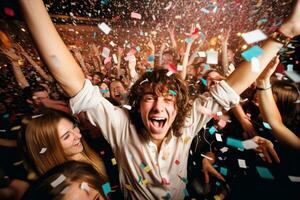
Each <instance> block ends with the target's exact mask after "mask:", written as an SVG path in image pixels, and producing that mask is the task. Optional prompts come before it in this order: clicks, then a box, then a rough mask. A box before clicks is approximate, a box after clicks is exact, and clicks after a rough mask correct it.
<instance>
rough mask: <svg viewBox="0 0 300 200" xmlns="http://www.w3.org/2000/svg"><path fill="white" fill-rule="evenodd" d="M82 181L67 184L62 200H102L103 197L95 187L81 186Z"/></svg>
mask: <svg viewBox="0 0 300 200" xmlns="http://www.w3.org/2000/svg"><path fill="white" fill-rule="evenodd" d="M83 183H84V182H81V183H80V182H73V183H71V185H70V186H69V188H68V190H67V192H66V193H65V195H64V198H63V199H64V200H67V199H72V200H81V199H86V200H104V199H105V198H104V197H103V196H102V195H101V194H100V193H99V191H97V190H96V189H94V188H92V187H90V186H88V187H82V184H83Z"/></svg>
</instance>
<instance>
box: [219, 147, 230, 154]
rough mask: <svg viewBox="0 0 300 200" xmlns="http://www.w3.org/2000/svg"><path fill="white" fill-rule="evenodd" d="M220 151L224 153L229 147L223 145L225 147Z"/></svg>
mask: <svg viewBox="0 0 300 200" xmlns="http://www.w3.org/2000/svg"><path fill="white" fill-rule="evenodd" d="M220 151H221V152H222V153H225V152H227V151H228V147H223V148H221V149H220Z"/></svg>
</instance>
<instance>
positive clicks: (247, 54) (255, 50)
mask: <svg viewBox="0 0 300 200" xmlns="http://www.w3.org/2000/svg"><path fill="white" fill-rule="evenodd" d="M262 53H263V50H262V49H261V48H260V47H259V46H257V45H255V46H254V47H251V48H250V49H248V50H246V51H244V52H243V53H242V56H243V57H244V58H245V59H246V60H247V61H251V59H252V58H254V57H257V56H259V55H261V54H262Z"/></svg>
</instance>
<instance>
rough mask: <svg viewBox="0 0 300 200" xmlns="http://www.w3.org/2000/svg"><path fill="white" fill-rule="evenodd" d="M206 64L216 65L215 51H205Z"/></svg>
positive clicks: (216, 55)
mask: <svg viewBox="0 0 300 200" xmlns="http://www.w3.org/2000/svg"><path fill="white" fill-rule="evenodd" d="M206 56H207V57H206V63H207V64H218V52H217V51H206Z"/></svg>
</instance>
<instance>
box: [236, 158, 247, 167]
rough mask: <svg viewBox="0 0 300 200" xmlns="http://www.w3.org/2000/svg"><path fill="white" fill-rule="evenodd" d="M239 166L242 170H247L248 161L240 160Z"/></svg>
mask: <svg viewBox="0 0 300 200" xmlns="http://www.w3.org/2000/svg"><path fill="white" fill-rule="evenodd" d="M238 164H239V166H240V168H245V169H246V168H247V165H246V161H245V160H243V159H238Z"/></svg>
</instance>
